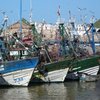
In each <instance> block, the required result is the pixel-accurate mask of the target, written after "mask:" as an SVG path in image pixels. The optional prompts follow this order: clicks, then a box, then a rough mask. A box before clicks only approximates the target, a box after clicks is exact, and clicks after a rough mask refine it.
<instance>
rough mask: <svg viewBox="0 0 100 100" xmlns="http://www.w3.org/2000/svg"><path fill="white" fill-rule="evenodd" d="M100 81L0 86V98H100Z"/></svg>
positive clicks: (66, 99)
mask: <svg viewBox="0 0 100 100" xmlns="http://www.w3.org/2000/svg"><path fill="white" fill-rule="evenodd" d="M99 91H100V81H98V82H90V83H78V82H66V83H51V84H38V85H36V84H35V85H33V86H30V87H9V88H2V87H1V88H0V100H100V92H99Z"/></svg>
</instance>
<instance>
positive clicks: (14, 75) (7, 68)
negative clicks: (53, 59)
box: [0, 57, 38, 86]
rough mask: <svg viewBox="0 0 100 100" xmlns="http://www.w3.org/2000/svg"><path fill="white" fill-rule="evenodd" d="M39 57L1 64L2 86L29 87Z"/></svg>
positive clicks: (0, 76)
mask: <svg viewBox="0 0 100 100" xmlns="http://www.w3.org/2000/svg"><path fill="white" fill-rule="evenodd" d="M37 63H38V57H34V58H30V59H22V60H14V61H7V62H0V85H14V86H28V85H29V82H30V79H31V76H32V73H33V70H34V68H35V67H36V65H37Z"/></svg>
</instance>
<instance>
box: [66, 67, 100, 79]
mask: <svg viewBox="0 0 100 100" xmlns="http://www.w3.org/2000/svg"><path fill="white" fill-rule="evenodd" d="M99 70H100V67H99V66H94V67H91V68H87V69H84V70H80V71H78V72H73V73H69V74H68V75H67V77H66V79H67V80H69V79H71V80H77V79H79V78H80V77H81V76H82V75H85V76H86V75H87V76H88V75H89V76H96V75H97V74H98V71H99Z"/></svg>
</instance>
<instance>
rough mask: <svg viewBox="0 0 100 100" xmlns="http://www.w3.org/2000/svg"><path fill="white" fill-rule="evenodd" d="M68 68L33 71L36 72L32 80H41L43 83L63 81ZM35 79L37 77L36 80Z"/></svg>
mask: <svg viewBox="0 0 100 100" xmlns="http://www.w3.org/2000/svg"><path fill="white" fill-rule="evenodd" d="M68 70H69V68H65V69H59V70H54V71H50V72H47V73H45V74H40V73H39V72H36V73H38V74H36V73H35V72H34V74H36V75H35V76H34V78H33V79H32V82H43V83H54V82H64V80H65V77H66V74H67V73H68ZM35 79H38V80H37V81H36V80H35Z"/></svg>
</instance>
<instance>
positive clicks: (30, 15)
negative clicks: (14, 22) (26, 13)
mask: <svg viewBox="0 0 100 100" xmlns="http://www.w3.org/2000/svg"><path fill="white" fill-rule="evenodd" d="M30 24H32V0H30Z"/></svg>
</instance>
